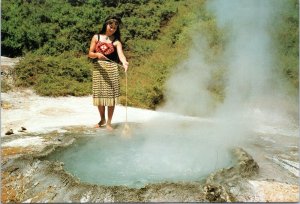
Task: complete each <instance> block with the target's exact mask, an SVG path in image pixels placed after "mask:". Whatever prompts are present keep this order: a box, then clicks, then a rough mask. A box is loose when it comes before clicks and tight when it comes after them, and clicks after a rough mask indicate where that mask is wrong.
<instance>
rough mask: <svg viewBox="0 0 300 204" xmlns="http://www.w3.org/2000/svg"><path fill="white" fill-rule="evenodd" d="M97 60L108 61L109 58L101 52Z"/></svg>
mask: <svg viewBox="0 0 300 204" xmlns="http://www.w3.org/2000/svg"><path fill="white" fill-rule="evenodd" d="M97 58H98V59H100V60H108V58H107V57H106V56H105V55H104V54H102V53H100V52H97Z"/></svg>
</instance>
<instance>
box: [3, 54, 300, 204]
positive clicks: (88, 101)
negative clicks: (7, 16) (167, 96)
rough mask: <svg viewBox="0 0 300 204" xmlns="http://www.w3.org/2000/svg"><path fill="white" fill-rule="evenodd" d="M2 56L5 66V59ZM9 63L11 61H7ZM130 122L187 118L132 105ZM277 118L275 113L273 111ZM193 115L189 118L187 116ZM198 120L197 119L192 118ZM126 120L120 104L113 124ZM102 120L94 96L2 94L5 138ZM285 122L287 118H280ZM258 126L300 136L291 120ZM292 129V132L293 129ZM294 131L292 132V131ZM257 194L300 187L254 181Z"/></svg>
mask: <svg viewBox="0 0 300 204" xmlns="http://www.w3.org/2000/svg"><path fill="white" fill-rule="evenodd" d="M5 60H6V59H5V58H3V57H1V65H3V62H5ZM5 63H7V65H11V64H9V63H10V62H9V61H8V62H5ZM127 111H128V122H134V123H145V122H147V121H150V120H155V119H156V118H162V117H186V116H180V115H177V114H173V113H163V112H157V111H151V110H146V109H139V108H133V107H128V109H127ZM255 114H256V115H257V118H258V119H259V120H262V119H263V116H264V115H263V114H262V113H261V112H259V110H258V111H256V112H255ZM269 115H270V118H272V119H274V118H276V117H274V114H273V113H272V114H269ZM187 118H189V117H187ZM189 119H194V118H189ZM125 120H126V109H125V107H124V106H117V107H116V109H115V113H114V117H113V121H112V122H113V124H117V123H124V122H125ZM266 120H268V121H270V119H269V118H267V119H266ZM98 121H99V114H98V110H97V108H96V107H94V106H93V105H92V97H91V96H87V97H71V96H70V97H57V98H52V97H41V96H37V95H36V94H35V93H34V92H33V91H32V90H28V89H27V90H20V91H18V92H11V93H1V137H9V136H6V135H5V133H6V132H7V131H8V130H9V129H12V130H13V131H14V133H15V134H14V135H20V136H22V135H23V134H24V133H22V132H19V131H18V130H20V129H21V127H25V128H26V129H27V130H26V133H32V134H33V135H34V134H39V133H47V132H51V131H61V132H64V131H66V130H65V129H64V127H70V126H87V127H93V126H94V125H95V124H96V123H97V122H98ZM276 122H278V123H280V124H283V122H285V121H276ZM258 124H260V125H259V126H256V129H257V132H260V133H265V132H269V133H272V132H274V133H278V132H281V133H282V134H283V135H295V134H296V135H298V132H299V129H298V127H297V128H287V129H286V127H287V126H289V125H288V122H286V124H284V125H283V127H285V128H279V129H278V128H275V127H278V126H275V127H274V126H273V124H272V125H264V123H261V121H259V122H258ZM291 130H292V131H291ZM290 131H291V132H290ZM43 142H44V139H43V138H42V137H37V136H35V137H25V138H24V137H20V138H19V139H14V140H12V141H9V142H6V143H4V144H3V143H2V144H1V146H2V147H12V146H13V147H16V146H20V147H26V146H39V145H41V144H42V143H43ZM294 166H297V167H298V168H296V169H297V171H296V172H291V173H293V174H294V175H295V176H296V177H298V178H299V164H297V165H294ZM249 183H250V184H251V185H252V187H253V189H254V191H255V194H256V195H253V197H252V199H250V200H249V201H252V202H298V201H299V186H296V185H290V184H287V183H279V182H272V181H258V180H251V181H249Z"/></svg>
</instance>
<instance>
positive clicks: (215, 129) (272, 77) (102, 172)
mask: <svg viewBox="0 0 300 204" xmlns="http://www.w3.org/2000/svg"><path fill="white" fill-rule="evenodd" d="M282 2H283V1H275V0H274V1H273V0H251V1H249V0H229V1H225V0H215V1H212V0H211V1H208V7H207V8H208V9H210V10H211V11H212V12H213V14H214V15H215V17H216V20H217V23H218V26H219V27H221V28H227V30H230V37H228V39H227V43H226V46H225V47H224V53H223V57H222V59H221V60H220V61H221V62H222V63H223V64H221V65H219V66H221V67H225V68H226V69H225V70H223V71H224V76H223V78H224V79H223V80H224V101H223V103H222V104H221V103H216V101H215V100H214V97H212V95H211V93H210V91H208V90H207V87H209V84H210V82H211V81H212V80H215V79H214V78H213V74H212V73H214V71H216V69H215V64H214V65H211V64H209V63H208V62H207V61H206V60H205V55H203V53H204V52H205V51H206V50H207V49H209V47H207V43H206V42H205V39H202V37H201V36H196V37H195V38H194V40H193V42H194V46H192V47H191V54H190V58H189V59H188V60H187V61H185V62H183V63H182V64H181V65H179V67H178V69H175V71H174V73H173V74H172V76H171V77H170V79H169V80H168V82H167V83H166V84H167V88H166V90H167V93H166V94H165V95H166V105H165V107H162V108H161V110H164V111H169V112H177V113H180V114H181V116H182V115H192V116H197V117H195V118H192V117H191V118H188V117H187V118H183V117H181V116H178V115H177V116H176V118H177V119H176V120H175V119H174V118H173V119H167V118H165V117H164V116H163V115H162V116H160V117H159V118H158V119H157V120H156V121H155V122H154V121H153V122H150V123H147V124H142V125H141V126H138V127H136V128H135V129H134V130H133V135H132V137H131V139H125V138H122V137H121V130H117V131H114V132H113V133H108V132H106V131H99V132H97V133H95V134H91V135H85V136H82V137H80V138H81V139H79V140H78V141H77V143H76V144H75V145H73V146H72V147H70V148H68V149H67V150H65V151H61V152H56V153H55V154H54V155H52V156H51V159H59V160H62V161H63V162H64V163H65V168H66V169H67V170H68V171H70V172H71V173H73V174H74V175H76V176H78V177H79V178H80V179H81V180H82V181H85V182H89V183H97V184H104V185H127V186H132V187H140V186H143V185H145V184H147V183H153V182H162V181H189V180H193V181H195V180H197V181H199V180H201V178H203V177H205V176H206V175H207V174H209V173H211V172H212V171H214V170H216V169H219V168H222V167H227V166H230V165H232V162H233V161H232V159H231V155H230V149H231V148H233V147H235V146H239V145H240V144H242V143H243V141H246V140H247V138H251V136H253V134H254V132H255V131H258V132H259V131H260V132H261V133H262V132H263V134H268V133H270V132H272V134H274V135H276V134H279V135H292V136H298V132H299V124H298V122H299V119H298V114H299V112H298V106H297V104H298V98H297V99H296V100H295V98H293V97H290V96H288V94H286V93H285V91H284V90H283V89H282V88H281V87H283V84H284V83H285V82H284V79H282V78H280V76H279V75H278V74H276V73H275V70H274V63H275V62H274V59H273V57H274V56H273V52H274V51H276V49H275V48H274V47H272V45H273V43H272V39H271V37H270V32H269V31H270V27H269V25H270V24H272V23H273V21H272V19H275V17H277V15H278V13H279V11H280V9H284V7H283V6H282V5H283V3H282ZM179 83H180V84H179ZM207 115H210V116H211V117H212V118H211V119H210V120H203V119H202V120H201V117H203V116H207ZM129 117H130V116H129Z"/></svg>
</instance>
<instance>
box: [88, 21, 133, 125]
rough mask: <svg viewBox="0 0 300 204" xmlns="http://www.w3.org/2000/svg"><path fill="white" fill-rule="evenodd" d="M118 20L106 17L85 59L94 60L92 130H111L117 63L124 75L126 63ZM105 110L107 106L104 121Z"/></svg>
mask: <svg viewBox="0 0 300 204" xmlns="http://www.w3.org/2000/svg"><path fill="white" fill-rule="evenodd" d="M120 23H121V19H120V18H119V17H117V16H110V17H108V18H107V19H106V20H105V22H104V24H103V26H102V29H101V31H100V34H96V35H94V36H93V38H92V40H91V45H90V49H89V55H88V56H89V57H90V58H92V59H94V60H93V61H94V70H93V104H94V105H95V106H98V110H99V114H100V122H99V123H98V124H97V125H96V127H101V126H104V125H106V128H107V129H108V130H113V128H112V126H111V121H112V117H113V113H114V110H115V105H116V104H117V103H118V100H119V96H120V82H119V72H118V64H117V63H118V62H119V61H121V63H122V65H123V67H124V69H125V72H126V71H127V69H128V62H127V60H126V57H125V55H124V53H123V48H122V43H121V33H120V28H119V25H120ZM105 106H108V108H107V109H108V115H107V116H108V117H107V121H106V118H105Z"/></svg>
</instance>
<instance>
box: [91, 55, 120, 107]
mask: <svg viewBox="0 0 300 204" xmlns="http://www.w3.org/2000/svg"><path fill="white" fill-rule="evenodd" d="M120 95H121V93H120V79H119V70H118V65H117V64H115V63H112V62H107V61H100V60H99V61H96V62H94V70H93V104H94V106H99V105H101V106H114V105H116V104H118V103H119V97H120Z"/></svg>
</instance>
